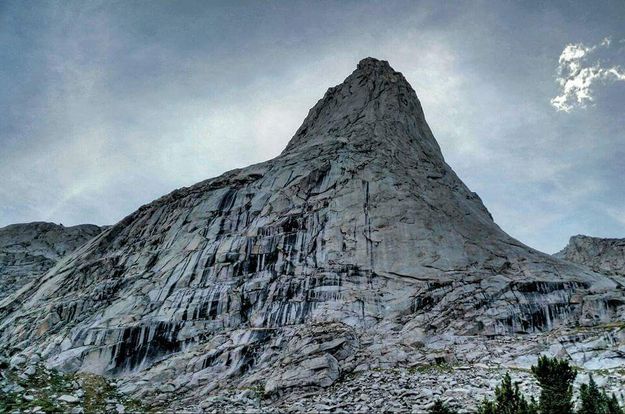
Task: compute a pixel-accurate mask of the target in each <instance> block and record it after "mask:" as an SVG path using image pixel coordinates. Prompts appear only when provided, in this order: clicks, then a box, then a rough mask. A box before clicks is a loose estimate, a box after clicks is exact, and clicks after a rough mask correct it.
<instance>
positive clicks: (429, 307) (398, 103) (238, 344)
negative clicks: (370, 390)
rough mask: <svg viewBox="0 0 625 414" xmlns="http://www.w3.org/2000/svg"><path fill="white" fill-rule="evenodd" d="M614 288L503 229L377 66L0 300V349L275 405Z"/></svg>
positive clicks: (603, 299) (619, 309)
mask: <svg viewBox="0 0 625 414" xmlns="http://www.w3.org/2000/svg"><path fill="white" fill-rule="evenodd" d="M619 286H620V285H619V282H617V281H615V280H613V279H611V278H609V277H606V276H603V275H599V274H596V273H593V272H591V271H588V270H586V269H585V268H583V267H580V266H577V265H575V264H572V263H568V262H564V261H561V260H558V259H555V258H553V257H551V256H548V255H545V254H542V253H540V252H537V251H535V250H533V249H531V248H529V247H527V246H525V245H523V244H521V243H520V242H518V241H516V240H514V239H512V238H511V237H509V236H508V235H507V234H505V233H504V232H503V231H502V230H501V229H500V228H499V227H498V226H497V225H496V224H495V223H494V222H493V220H492V218H491V216H490V214H489V213H488V211H487V210H486V208H485V207H484V206H483V204H482V202H481V200H480V198H479V197H478V196H477V195H476V194H475V193H473V192H471V191H470V190H469V189H468V188H467V187H466V186H465V185H464V184H463V183H462V182H461V181H460V179H459V178H458V177H457V176H456V174H455V173H454V172H453V171H452V169H451V168H450V167H449V166H448V165H447V164H446V163H445V161H444V159H443V156H442V154H441V152H440V149H439V147H438V145H437V143H436V141H435V139H434V137H433V135H432V133H431V131H430V129H429V127H428V125H427V123H426V121H425V118H424V115H423V111H422V109H421V105H420V103H419V100H418V99H417V96H416V94H415V92H414V91H413V89H412V88H411V87H410V85H409V84H408V83H407V81H406V80H405V79H404V77H403V76H402V75H401V73H398V72H395V71H394V70H393V69H392V68H391V67H390V66H389V65H388V63H386V62H384V61H378V60H376V59H371V58H368V59H365V60H363V61H361V62H360V63H359V64H358V67H357V69H356V70H355V71H354V72H353V73H352V74H351V75H350V76H349V77H348V78H347V79H346V80H345V82H343V83H342V84H341V85H338V86H336V87H334V88H330V89H329V90H328V92H327V93H326V94H325V96H324V97H323V98H322V99H321V100H320V101H319V102H318V103H317V104H316V105H315V106H314V107H313V108H312V109H311V111H310V113H309V114H308V116H307V118H306V119H305V121H304V123H303V125H302V126H301V127H300V129H299V130H298V131H297V133H296V134H295V136H294V137H293V139H292V140H291V142H290V143H289V145H288V146H287V148H286V149H285V150H284V152H283V153H282V154H280V155H279V156H278V157H277V158H275V159H273V160H270V161H267V162H263V163H260V164H256V165H253V166H250V167H247V168H244V169H239V170H234V171H230V172H228V173H225V174H224V175H222V176H220V177H217V178H214V179H210V180H207V181H204V182H201V183H199V184H197V185H194V186H192V187H189V188H183V189H180V190H177V191H174V192H173V193H171V194H169V195H167V196H164V197H162V198H161V199H158V200H156V201H154V202H153V203H151V204H148V205H146V206H143V207H141V208H140V209H139V210H138V211H136V212H134V213H133V214H131V215H130V216H128V217H126V218H125V219H124V220H122V221H121V222H120V223H118V224H117V225H115V226H113V227H111V228H109V229H107V230H106V231H104V232H103V233H102V234H100V235H99V236H98V237H96V238H95V239H93V240H91V241H90V242H89V243H88V244H87V245H85V246H83V247H82V248H80V249H79V250H78V251H76V252H75V253H74V254H72V255H71V256H69V257H67V258H66V259H64V260H63V261H62V262H60V263H59V264H58V265H57V266H56V267H55V268H54V269H53V270H52V271H50V272H49V273H48V274H46V275H45V277H44V278H42V279H41V280H40V281H39V282H38V284H37V285H36V286H33V287H32V288H31V289H28V290H25V291H23V292H21V293H20V294H19V295H15V296H14V297H13V300H11V301H9V302H5V303H4V304H2V305H0V312H2V322H1V323H0V343H3V344H4V347H5V348H6V349H11V350H13V351H11V352H15V350H22V352H24V353H32V352H35V351H37V352H41V353H42V354H43V356H44V358H46V360H47V361H48V363H49V364H51V365H53V366H58V367H60V368H63V369H67V370H86V371H93V372H97V373H105V374H113V375H120V376H123V377H126V378H127V379H128V380H129V382H128V389H127V391H129V392H133V393H139V394H140V393H145V392H147V391H146V390H149V389H152V390H155V391H158V393H159V394H160V397H159V398H164V399H166V400H167V399H168V398H171V396H168V395H167V392H175V393H176V395H182V394H184V391H189V392H190V393H196V394H197V393H200V394H201V393H206V392H208V391H210V390H212V389H214V388H216V387H219V386H224V385H225V384H228V383H229V382H235V383H238V384H254V383H257V382H258V383H261V384H263V385H264V386H265V389H266V390H267V391H270V392H279V391H280V390H283V389H288V388H291V387H296V386H303V385H316V386H327V385H329V384H331V383H332V382H334V381H335V380H336V379H337V378H338V377H339V375H340V374H341V373H342V372H345V371H349V370H352V369H355V368H357V367H359V366H362V364H363V358H366V359H367V361H368V362H367V363H372V362H373V361H375V363H377V364H391V365H392V364H396V363H402V362H407V361H408V362H410V361H413V359H414V358H421V357H422V356H423V355H424V354H423V353H420V352H418V351H417V350H418V349H420V348H421V347H423V346H424V344H429V345H431V346H432V349H433V350H435V351H432V352H438V353H439V354H441V355H442V356H441V358H445V352H446V351H445V347H446V346H450V344H452V343H453V341H454V340H455V339H453V338H457V337H468V336H473V335H480V336H483V337H492V336H498V335H508V334H515V333H537V332H543V331H548V330H551V329H553V328H556V327H558V326H565V325H572V324H587V325H592V324H596V323H601V322H607V321H611V320H613V319H615V318H622V317H623V314H624V313H625V306H623V303H624V302H623V300H622V293H620V291H619V290H618V288H619ZM429 345H428V346H429ZM454 346H455V345H454ZM468 354H470V352H468V353H467V354H463V355H465V356H462V355H460V354H459V355H458V356H456V358H465V357H467V356H466V355H468ZM423 357H424V358H429V354H428V355H425V356H423ZM467 358H468V357H467ZM161 385H162V386H161ZM151 387H152V388H151Z"/></svg>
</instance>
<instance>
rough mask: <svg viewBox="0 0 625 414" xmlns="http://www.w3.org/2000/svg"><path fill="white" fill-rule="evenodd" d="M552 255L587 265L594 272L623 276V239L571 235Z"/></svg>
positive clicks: (624, 248)
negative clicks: (563, 246) (565, 244)
mask: <svg viewBox="0 0 625 414" xmlns="http://www.w3.org/2000/svg"><path fill="white" fill-rule="evenodd" d="M554 256H555V257H558V258H560V259H565V260H569V261H571V262H573V263H578V264H581V265H585V266H588V267H589V268H591V269H592V270H594V271H595V272H600V273H606V274H610V275H620V276H625V239H605V238H600V237H590V236H582V235H578V236H573V237H571V239H570V240H569V244H568V245H567V246H566V247H565V248H564V249H563V250H561V251H560V252H558V253H556V254H555V255H554Z"/></svg>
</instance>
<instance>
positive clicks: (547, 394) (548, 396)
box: [532, 356, 577, 414]
mask: <svg viewBox="0 0 625 414" xmlns="http://www.w3.org/2000/svg"><path fill="white" fill-rule="evenodd" d="M532 373H533V374H534V377H535V378H536V380H537V381H538V383H539V385H540V388H541V393H540V398H539V401H538V409H539V411H540V413H541V414H572V413H573V381H575V377H576V376H577V371H576V370H575V368H573V367H571V366H570V365H569V363H568V362H567V361H565V360H558V359H557V358H549V357H547V356H541V357H539V358H538V364H537V365H536V366H533V367H532Z"/></svg>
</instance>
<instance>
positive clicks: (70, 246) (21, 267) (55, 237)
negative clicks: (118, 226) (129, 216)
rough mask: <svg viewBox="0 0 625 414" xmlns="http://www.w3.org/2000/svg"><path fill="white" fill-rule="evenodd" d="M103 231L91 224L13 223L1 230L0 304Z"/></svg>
mask: <svg viewBox="0 0 625 414" xmlns="http://www.w3.org/2000/svg"><path fill="white" fill-rule="evenodd" d="M101 231H102V228H101V227H98V226H95V225H92V224H83V225H80V226H72V227H64V226H63V225H59V224H54V223H43V222H36V223H23V224H12V225H10V226H6V227H3V228H0V287H1V289H0V301H1V300H2V299H3V298H5V297H6V296H8V295H10V294H11V293H13V292H14V291H16V290H18V289H20V288H21V287H22V286H24V285H26V284H28V283H29V282H31V281H33V280H35V279H37V278H38V277H39V276H41V275H42V274H44V273H45V272H46V271H48V270H49V269H50V268H52V266H54V265H55V264H56V262H58V261H59V260H60V259H61V258H62V257H63V256H65V255H66V254H69V253H71V252H72V251H74V250H75V249H76V248H77V247H79V246H81V245H83V244H85V243H86V242H87V240H89V239H91V238H93V237H95V236H96V235H97V234H99V233H100V232H101Z"/></svg>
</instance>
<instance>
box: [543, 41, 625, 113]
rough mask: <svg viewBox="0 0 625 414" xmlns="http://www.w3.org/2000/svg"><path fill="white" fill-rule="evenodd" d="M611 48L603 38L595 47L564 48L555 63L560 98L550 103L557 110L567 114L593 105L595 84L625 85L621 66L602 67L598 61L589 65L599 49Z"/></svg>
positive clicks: (624, 76)
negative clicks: (619, 82)
mask: <svg viewBox="0 0 625 414" xmlns="http://www.w3.org/2000/svg"><path fill="white" fill-rule="evenodd" d="M622 41H623V40H621V41H620V42H622ZM620 42H619V43H620ZM610 45H611V40H610V38H607V37H606V38H605V39H603V41H601V43H599V44H598V45H594V46H584V44H582V43H576V44H568V45H567V46H566V47H565V48H564V50H563V51H562V53H561V54H560V59H558V77H557V82H558V83H559V84H560V94H559V95H558V96H556V97H555V98H553V99H552V100H551V105H553V107H554V108H556V110H558V111H564V112H570V111H571V110H573V108H575V107H576V106H579V107H582V108H584V107H586V104H587V103H589V102H592V101H593V84H594V83H596V82H597V81H600V82H617V81H625V71H624V70H622V69H621V67H620V66H618V65H613V66H609V67H605V66H604V65H603V63H602V62H601V61H600V60H599V59H594V62H593V63H591V62H590V61H591V59H592V57H593V56H595V54H596V52H597V51H598V50H599V49H608V48H609V47H610Z"/></svg>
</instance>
